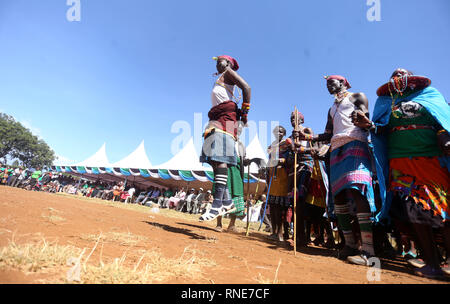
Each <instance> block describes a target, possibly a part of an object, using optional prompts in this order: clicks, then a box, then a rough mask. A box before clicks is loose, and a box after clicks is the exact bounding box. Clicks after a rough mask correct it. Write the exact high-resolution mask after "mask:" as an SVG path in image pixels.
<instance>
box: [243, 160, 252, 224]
mask: <svg viewBox="0 0 450 304" xmlns="http://www.w3.org/2000/svg"><path fill="white" fill-rule="evenodd" d="M250 164H251V162H250V163H249V164H248V167H247V171H248V172H247V228H246V229H247V231H248V229H249V227H250ZM244 179H245V174H244Z"/></svg>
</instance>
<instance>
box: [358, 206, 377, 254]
mask: <svg viewBox="0 0 450 304" xmlns="http://www.w3.org/2000/svg"><path fill="white" fill-rule="evenodd" d="M356 216H357V217H358V224H359V229H360V230H361V241H362V250H363V251H366V252H367V253H369V254H370V255H375V252H374V249H373V233H372V221H371V220H370V216H371V214H370V213H357V215H356Z"/></svg>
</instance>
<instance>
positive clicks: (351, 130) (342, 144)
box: [298, 75, 376, 266]
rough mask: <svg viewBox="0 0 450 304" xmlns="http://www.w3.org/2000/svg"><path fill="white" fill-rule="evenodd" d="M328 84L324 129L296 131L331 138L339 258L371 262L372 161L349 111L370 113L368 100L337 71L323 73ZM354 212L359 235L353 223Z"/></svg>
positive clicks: (361, 131)
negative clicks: (339, 232)
mask: <svg viewBox="0 0 450 304" xmlns="http://www.w3.org/2000/svg"><path fill="white" fill-rule="evenodd" d="M325 78H326V81H327V88H328V91H329V93H330V94H332V95H334V97H335V100H334V103H333V106H332V107H331V108H330V110H329V111H328V121H327V125H326V128H325V133H323V134H319V135H315V136H312V135H308V134H306V133H305V132H298V136H300V138H302V139H306V140H310V141H313V142H315V141H323V142H331V156H330V163H331V170H330V182H331V192H332V194H333V199H334V203H335V212H336V216H337V220H338V226H339V228H340V229H341V230H342V232H343V234H344V239H345V247H344V248H343V249H341V250H340V251H339V258H340V259H343V260H344V259H346V260H347V261H348V262H350V263H354V264H358V265H365V266H370V258H371V257H373V256H374V255H375V252H374V248H373V233H372V221H373V215H374V212H375V211H376V207H375V202H374V192H373V185H372V164H371V156H370V150H369V146H368V131H367V130H365V129H362V128H360V127H357V126H355V125H354V124H353V122H352V119H351V114H352V113H353V112H354V111H360V112H361V113H363V115H364V116H366V117H369V110H368V107H369V102H368V100H367V97H366V96H365V94H364V93H351V92H349V91H348V89H349V88H351V86H350V83H349V82H348V81H347V79H346V78H345V77H343V76H340V75H332V76H326V77H325ZM355 215H356V218H357V222H358V224H359V230H360V236H361V250H359V248H358V247H359V246H358V241H359V236H358V235H357V234H356V233H355V232H356V231H355V229H353V227H352V222H353V219H354V216H355Z"/></svg>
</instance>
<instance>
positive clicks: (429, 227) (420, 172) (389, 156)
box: [352, 69, 450, 278]
mask: <svg viewBox="0 0 450 304" xmlns="http://www.w3.org/2000/svg"><path fill="white" fill-rule="evenodd" d="M430 84H431V80H430V79H428V78H427V77H423V76H417V75H414V74H413V73H412V72H410V71H408V70H405V69H396V70H395V71H394V72H393V73H392V75H391V78H390V80H389V81H388V82H387V83H386V84H384V85H383V86H381V87H380V88H379V89H378V90H377V95H378V96H379V97H378V99H377V102H376V104H375V108H374V117H373V121H370V120H369V119H368V117H366V116H365V115H363V114H362V113H359V112H355V113H353V115H352V118H353V121H354V123H355V125H356V126H359V127H360V128H366V129H367V130H370V131H371V135H372V140H373V143H374V148H375V155H376V158H377V164H378V166H377V175H378V177H379V180H380V189H381V198H382V201H383V204H382V205H383V206H382V209H381V211H380V213H379V214H378V215H377V220H379V221H380V222H384V221H385V220H386V219H388V218H390V217H392V218H393V219H394V222H395V223H396V225H399V224H400V225H401V227H408V228H410V229H408V230H410V231H412V232H413V235H414V236H415V237H414V238H415V240H416V241H417V245H419V246H418V247H419V251H420V253H421V255H422V257H423V260H424V262H425V263H424V264H426V265H423V264H422V265H419V264H414V263H412V264H413V265H415V266H416V267H418V268H416V269H415V272H416V274H418V275H420V276H425V277H428V278H439V277H442V276H443V275H444V272H445V273H446V274H449V275H450V271H449V266H448V261H449V258H448V257H449V255H450V197H449V195H450V173H449V168H450V135H449V131H450V107H449V106H448V104H447V102H446V101H445V98H444V97H443V96H442V94H441V93H439V91H438V90H436V89H435V88H433V87H431V86H430ZM433 230H434V231H438V232H440V234H442V236H443V247H444V248H445V251H446V255H447V263H446V264H445V262H444V265H443V266H442V267H440V260H439V252H438V250H437V242H436V239H435V236H434V234H433ZM421 266H422V267H421Z"/></svg>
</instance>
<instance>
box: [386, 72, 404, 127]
mask: <svg viewBox="0 0 450 304" xmlns="http://www.w3.org/2000/svg"><path fill="white" fill-rule="evenodd" d="M400 81H401V82H402V83H401V84H400ZM390 84H392V87H393V88H394V90H395V91H396V92H397V93H396V95H395V97H394V95H393V93H392V90H391V86H390ZM400 85H401V86H402V88H400ZM407 87H408V75H404V76H402V77H393V78H391V80H390V83H388V90H389V94H390V95H391V98H392V103H391V113H392V116H394V117H395V118H399V117H400V115H399V114H398V113H396V112H395V111H394V107H395V102H396V101H397V99H398V97H399V95H400V96H403V92H405V90H406V88H407Z"/></svg>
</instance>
